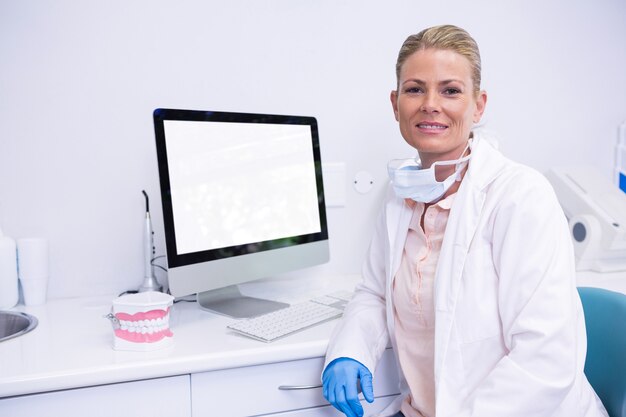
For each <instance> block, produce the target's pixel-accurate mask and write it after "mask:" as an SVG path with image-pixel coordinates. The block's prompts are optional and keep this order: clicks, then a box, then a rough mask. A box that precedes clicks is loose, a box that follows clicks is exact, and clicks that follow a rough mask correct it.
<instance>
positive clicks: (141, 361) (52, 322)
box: [0, 272, 626, 398]
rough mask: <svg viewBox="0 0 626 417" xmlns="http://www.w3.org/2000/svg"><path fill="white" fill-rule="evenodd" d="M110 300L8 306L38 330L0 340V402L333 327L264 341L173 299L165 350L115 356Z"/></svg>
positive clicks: (269, 285) (289, 355) (316, 283)
mask: <svg viewBox="0 0 626 417" xmlns="http://www.w3.org/2000/svg"><path fill="white" fill-rule="evenodd" d="M357 280H358V275H346V276H341V277H332V278H327V279H324V280H319V279H315V280H314V279H295V280H294V279H293V278H286V279H273V280H261V281H256V282H254V283H249V284H243V285H241V286H240V288H241V291H242V293H244V294H246V295H253V296H258V297H262V298H269V299H275V300H277V301H284V302H289V303H292V302H298V301H304V300H306V299H308V298H312V297H315V296H318V295H322V294H327V293H330V292H333V291H336V290H339V289H350V290H351V289H352V288H353V287H354V284H355V283H356V282H357ZM578 285H579V286H595V287H603V288H607V289H610V290H613V291H619V292H623V293H626V272H622V273H611V274H596V273H582V272H581V273H579V274H578ZM114 298H116V296H115V295H112V296H102V297H92V298H68V299H58V300H50V301H48V302H47V303H46V304H45V305H42V306H32V307H25V306H23V305H18V306H17V307H15V308H13V310H15V311H23V312H26V313H29V314H32V315H34V316H35V317H37V319H38V320H39V325H38V326H37V328H36V329H35V330H33V331H32V332H30V333H28V334H25V335H23V336H20V337H17V338H15V339H11V340H7V341H5V342H2V343H0V398H2V397H10V396H16V395H23V394H33V393H39V392H47V391H56V390H62V389H71V388H79V387H87V386H94V385H102V384H110V383H118V382H126V381H135V380H142V379H149V378H158V377H167V376H174V375H184V374H191V373H198V372H205V371H212V370H218V369H228V368H237V367H243V366H252V365H261V364H268V363H275V362H284V361H289V360H299V359H305V358H312V357H321V356H323V355H324V353H325V351H326V346H327V343H328V337H329V335H330V332H331V331H332V329H333V327H334V326H335V324H336V323H337V320H332V321H329V322H326V323H322V324H320V325H318V326H315V327H312V328H310V329H307V330H305V331H302V332H299V333H296V334H293V335H291V336H289V337H287V338H284V339H280V340H277V341H275V342H273V343H269V344H268V343H264V342H259V341H256V340H253V339H249V338H247V337H244V336H240V335H238V334H236V333H234V332H231V331H229V330H227V329H226V326H227V325H228V324H229V323H231V322H232V321H233V319H231V318H228V317H224V316H220V315H217V314H213V313H210V312H207V311H204V310H201V309H200V308H199V307H198V306H197V303H195V302H193V303H188V302H179V303H177V304H175V305H174V307H173V309H172V312H171V317H170V328H171V330H172V332H173V333H174V344H173V345H172V346H170V347H167V348H165V349H162V350H158V351H153V352H128V351H115V350H113V348H112V346H113V331H112V327H111V324H110V322H109V320H107V319H105V318H104V317H103V316H105V315H106V314H108V313H109V312H110V309H111V302H112V300H113V299H114Z"/></svg>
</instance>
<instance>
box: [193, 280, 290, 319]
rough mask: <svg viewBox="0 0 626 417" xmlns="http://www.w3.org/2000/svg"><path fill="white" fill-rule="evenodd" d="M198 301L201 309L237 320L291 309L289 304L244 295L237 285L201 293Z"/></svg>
mask: <svg viewBox="0 0 626 417" xmlns="http://www.w3.org/2000/svg"><path fill="white" fill-rule="evenodd" d="M197 299H198V305H199V306H200V308H203V309H205V310H209V311H212V312H214V313H217V314H221V315H224V316H229V317H232V318H235V319H243V318H248V317H255V316H260V315H261V314H265V313H271V312H272V311H276V310H280V309H281V308H285V307H289V304H287V303H281V302H279V301H272V300H264V299H262V298H254V297H248V296H245V295H242V294H241V292H239V287H237V285H230V286H228V287H224V288H218V289H216V290H211V291H205V292H200V293H198V295H197Z"/></svg>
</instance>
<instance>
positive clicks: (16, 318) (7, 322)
mask: <svg viewBox="0 0 626 417" xmlns="http://www.w3.org/2000/svg"><path fill="white" fill-rule="evenodd" d="M38 323H39V322H38V321H37V317H35V316H31V315H30V314H26V313H19V312H17V311H0V342H4V341H5V340H9V339H12V338H14V337H17V336H21V335H23V334H26V333H28V332H30V331H31V330H33V329H34V328H35V327H37V324H38Z"/></svg>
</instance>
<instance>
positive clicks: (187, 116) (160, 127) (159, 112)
mask: <svg viewBox="0 0 626 417" xmlns="http://www.w3.org/2000/svg"><path fill="white" fill-rule="evenodd" d="M153 120H154V130H155V138H156V150H157V162H158V170H159V178H160V189H161V205H162V209H163V225H164V234H165V242H166V254H167V263H168V267H169V268H177V267H184V266H188V265H194V264H199V263H204V262H211V261H219V260H222V259H227V258H235V257H239V256H243V255H250V254H255V253H261V252H266V251H271V250H274V249H283V248H288V247H291V246H298V245H303V244H306V243H314V242H319V241H324V240H328V225H327V219H326V204H325V201H324V184H323V178H322V164H321V153H320V146H319V135H318V127H317V119H316V118H315V117H311V116H295V115H277V114H261V113H239V112H226V111H207V110H182V109H168V108H158V109H155V110H154V112H153ZM167 120H178V121H181V120H182V121H201V122H202V121H206V122H232V123H265V124H267V123H270V124H291V125H308V126H310V128H311V142H312V143H311V145H312V151H313V159H314V165H315V180H316V185H317V196H318V210H319V219H320V231H319V232H317V233H311V234H305V235H298V236H289V237H284V238H279V239H272V240H266V241H263V242H254V243H248V244H244V245H235V246H229V247H224V248H216V249H209V250H204V251H198V252H191V253H184V254H179V253H178V251H177V246H176V228H175V224H174V214H173V206H172V198H171V188H170V180H169V178H170V177H169V168H168V159H167V144H166V140H167V138H166V137H165V128H164V122H165V121H167Z"/></svg>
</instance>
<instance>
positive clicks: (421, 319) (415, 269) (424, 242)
mask: <svg viewBox="0 0 626 417" xmlns="http://www.w3.org/2000/svg"><path fill="white" fill-rule="evenodd" d="M454 196H455V194H451V195H450V196H448V197H446V198H445V199H443V200H441V201H439V202H437V203H436V204H433V205H430V206H429V207H428V208H427V209H426V214H425V215H424V229H423V230H422V227H421V225H420V220H421V218H422V214H423V213H424V206H425V205H424V204H423V203H415V202H413V201H410V202H409V204H410V205H412V206H414V208H413V217H412V218H411V223H410V224H409V231H408V234H407V238H406V242H405V244H404V252H403V253H402V262H401V264H400V268H399V269H398V271H397V273H396V276H395V277H394V281H393V304H394V318H395V335H394V336H395V339H396V344H397V347H398V357H399V360H400V367H401V368H402V372H403V373H404V376H405V378H406V381H407V383H408V385H409V389H410V394H409V395H408V396H407V397H406V398H405V399H404V401H403V403H402V406H401V408H400V410H401V411H402V413H403V414H404V415H405V416H406V417H434V416H435V377H434V343H435V307H434V301H433V300H434V297H433V288H434V285H433V284H434V279H435V272H436V270H437V261H438V260H439V253H440V252H441V243H442V241H443V235H444V232H445V230H446V224H447V222H448V215H449V213H450V207H451V206H452V202H453V201H454Z"/></svg>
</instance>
